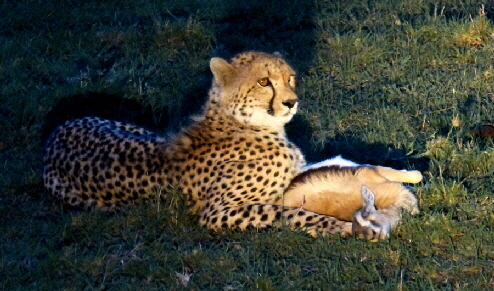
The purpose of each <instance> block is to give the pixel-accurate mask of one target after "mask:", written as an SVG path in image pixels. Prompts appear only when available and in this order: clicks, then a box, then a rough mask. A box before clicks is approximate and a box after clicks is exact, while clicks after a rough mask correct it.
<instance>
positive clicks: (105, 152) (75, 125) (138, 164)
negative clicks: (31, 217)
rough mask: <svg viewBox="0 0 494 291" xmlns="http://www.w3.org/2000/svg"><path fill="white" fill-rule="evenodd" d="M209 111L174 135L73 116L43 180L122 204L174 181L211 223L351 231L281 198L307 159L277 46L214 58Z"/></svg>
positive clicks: (78, 198) (97, 200)
mask: <svg viewBox="0 0 494 291" xmlns="http://www.w3.org/2000/svg"><path fill="white" fill-rule="evenodd" d="M210 68H211V71H212V73H213V75H214V80H213V84H212V87H211V89H210V92H209V99H208V101H207V103H206V105H205V107H204V110H203V113H202V114H200V115H199V116H196V117H195V118H194V122H193V123H192V124H191V125H190V126H188V127H186V128H184V129H183V130H182V131H181V132H179V133H178V134H177V135H176V136H174V137H171V138H163V137H159V136H157V135H155V134H153V133H151V132H149V131H147V130H144V129H141V128H137V127H134V126H132V125H128V124H123V123H120V122H116V121H109V120H103V119H99V118H96V117H87V118H83V119H78V120H72V121H68V122H66V123H65V124H64V125H62V126H61V127H59V128H58V129H57V130H56V131H55V132H54V133H53V134H52V136H51V138H50V140H49V141H48V143H47V145H46V148H45V152H44V183H45V186H46V188H47V189H48V190H49V192H50V193H51V194H52V195H54V196H55V197H57V198H59V199H61V200H62V201H64V202H65V203H67V204H70V205H76V206H82V207H85V208H88V207H96V208H101V209H109V210H112V209H118V208H120V207H122V206H123V205H125V204H129V203H134V202H136V201H139V200H141V199H145V198H148V197H149V196H150V195H153V193H154V191H156V189H163V188H168V187H173V188H176V189H179V190H181V191H182V192H183V193H184V197H186V198H185V199H187V201H188V202H189V203H191V204H194V205H195V206H194V207H193V210H192V211H193V212H194V213H196V214H198V215H199V217H200V224H201V225H206V226H207V227H209V228H210V229H213V230H217V229H220V228H238V229H245V228H246V227H248V226H253V227H259V228H262V227H265V226H270V225H273V224H276V223H277V222H279V221H281V220H284V221H286V222H287V223H288V224H289V225H290V226H291V227H293V228H302V229H304V230H306V231H307V232H309V233H311V234H317V233H322V234H324V233H336V232H341V231H344V232H346V233H350V232H351V227H352V226H351V223H350V222H346V221H341V220H339V219H336V218H334V217H331V216H327V215H321V214H317V213H315V212H312V211H308V210H302V209H299V208H294V207H284V206H282V205H280V204H281V203H280V201H281V199H282V196H283V195H282V194H283V192H284V191H285V189H286V188H287V187H288V185H289V184H290V182H291V180H292V179H293V178H294V177H295V176H296V175H297V174H298V173H299V172H300V171H301V169H302V167H303V166H304V165H305V160H304V157H303V155H302V154H301V152H300V150H299V149H298V148H297V147H296V146H295V145H294V144H293V143H291V142H290V141H289V140H288V139H287V138H286V135H285V131H284V125H285V124H286V123H287V122H288V121H290V119H291V118H292V116H293V115H294V114H295V112H296V111H297V106H298V99H297V95H296V94H295V71H294V70H293V69H292V68H291V67H290V66H289V65H288V64H287V63H286V62H285V60H284V59H283V58H282V57H281V56H279V55H277V54H273V55H270V54H265V53H259V52H247V53H242V54H240V55H238V56H236V57H234V58H233V59H232V60H230V61H229V62H228V61H226V60H223V59H221V58H213V59H211V62H210Z"/></svg>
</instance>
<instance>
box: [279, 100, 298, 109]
mask: <svg viewBox="0 0 494 291" xmlns="http://www.w3.org/2000/svg"><path fill="white" fill-rule="evenodd" d="M297 102H298V101H297V99H290V100H286V101H285V102H283V103H282V104H283V105H285V106H286V107H288V108H293V106H295V104H297Z"/></svg>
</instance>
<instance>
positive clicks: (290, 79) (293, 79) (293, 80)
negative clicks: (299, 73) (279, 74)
mask: <svg viewBox="0 0 494 291" xmlns="http://www.w3.org/2000/svg"><path fill="white" fill-rule="evenodd" d="M288 85H290V87H292V88H295V76H293V75H292V76H290V78H289V79H288Z"/></svg>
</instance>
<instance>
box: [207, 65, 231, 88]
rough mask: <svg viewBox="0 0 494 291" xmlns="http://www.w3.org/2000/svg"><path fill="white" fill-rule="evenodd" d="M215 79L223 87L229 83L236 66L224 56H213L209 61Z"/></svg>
mask: <svg viewBox="0 0 494 291" xmlns="http://www.w3.org/2000/svg"><path fill="white" fill-rule="evenodd" d="M209 67H210V68H211V72H213V75H214V79H215V80H216V82H217V83H218V85H220V86H221V87H224V86H225V85H227V83H228V81H229V79H230V77H231V76H232V75H233V73H234V71H235V68H234V67H233V66H232V65H230V64H229V63H228V62H227V61H225V60H224V59H222V58H212V59H211V61H210V62H209Z"/></svg>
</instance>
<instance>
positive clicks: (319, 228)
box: [200, 204, 352, 236]
mask: <svg viewBox="0 0 494 291" xmlns="http://www.w3.org/2000/svg"><path fill="white" fill-rule="evenodd" d="M200 224H201V225H205V226H207V227H208V228H209V229H211V230H213V231H218V230H220V229H225V228H232V229H240V230H245V229H246V228H248V227H255V228H266V227H270V226H274V227H281V226H282V225H283V224H286V225H288V226H289V227H290V228H291V229H301V230H303V231H306V232H307V233H309V234H310V235H312V236H317V235H318V234H322V235H324V234H335V233H342V234H343V235H345V234H346V235H348V234H351V233H352V223H351V222H347V221H342V220H339V219H337V218H335V217H332V216H327V215H322V214H318V213H315V212H312V211H307V210H305V209H301V208H296V207H286V206H282V205H270V204H251V205H242V206H233V207H232V206H216V207H214V208H212V207H211V208H204V209H203V211H202V213H201V218H200Z"/></svg>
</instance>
